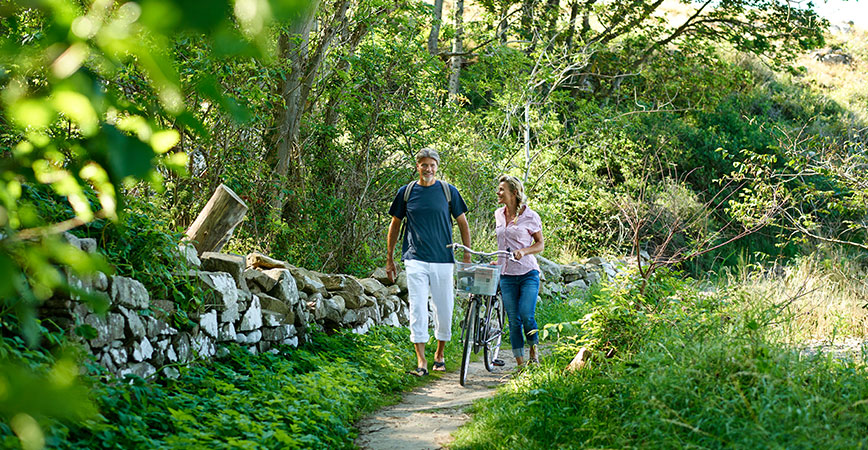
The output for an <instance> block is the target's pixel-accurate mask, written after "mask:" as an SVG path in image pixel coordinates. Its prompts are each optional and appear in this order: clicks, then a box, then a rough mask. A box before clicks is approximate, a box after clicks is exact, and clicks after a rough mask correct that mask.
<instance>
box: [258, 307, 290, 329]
mask: <svg viewBox="0 0 868 450" xmlns="http://www.w3.org/2000/svg"><path fill="white" fill-rule="evenodd" d="M285 317H286V316H285V315H283V314H280V313H276V312H274V311H268V310H267V309H263V310H262V326H263V327H276V326H279V325H283V321H284V318H285ZM293 319H295V314H293Z"/></svg>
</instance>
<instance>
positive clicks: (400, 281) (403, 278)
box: [395, 271, 407, 293]
mask: <svg viewBox="0 0 868 450" xmlns="http://www.w3.org/2000/svg"><path fill="white" fill-rule="evenodd" d="M395 284H396V285H398V288H400V289H401V293H404V292H407V272H406V271H405V272H401V273H399V274H398V277H397V279H396V280H395Z"/></svg>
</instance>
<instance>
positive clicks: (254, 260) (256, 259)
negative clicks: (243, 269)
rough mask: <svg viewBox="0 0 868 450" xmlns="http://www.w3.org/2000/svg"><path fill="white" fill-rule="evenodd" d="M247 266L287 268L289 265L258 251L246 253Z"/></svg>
mask: <svg viewBox="0 0 868 450" xmlns="http://www.w3.org/2000/svg"><path fill="white" fill-rule="evenodd" d="M246 259H247V267H253V268H257V269H288V268H289V267H290V266H289V264H287V263H286V262H284V261H280V260H277V259H274V258H270V257H268V256H266V255H263V254H262V253H259V252H253V253H250V254H248V255H247V258H246Z"/></svg>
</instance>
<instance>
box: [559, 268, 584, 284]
mask: <svg viewBox="0 0 868 450" xmlns="http://www.w3.org/2000/svg"><path fill="white" fill-rule="evenodd" d="M586 275H587V271H586V270H585V268H584V267H583V266H579V265H573V264H568V265H563V266H561V280H563V282H564V283H572V282H573V281H576V280H582V279H584V278H585V276H586Z"/></svg>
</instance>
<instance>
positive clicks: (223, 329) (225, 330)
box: [217, 322, 238, 342]
mask: <svg viewBox="0 0 868 450" xmlns="http://www.w3.org/2000/svg"><path fill="white" fill-rule="evenodd" d="M237 338H238V333H236V332H235V324H234V323H232V322H229V323H224V324H223V325H221V326H220V334H219V335H218V336H217V341H218V342H228V341H235V340H236V339H237Z"/></svg>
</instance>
